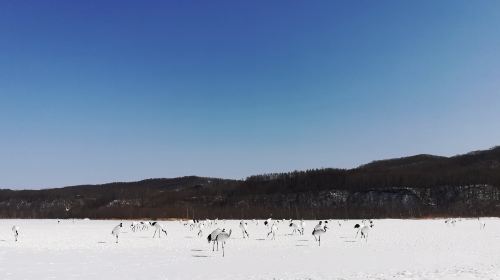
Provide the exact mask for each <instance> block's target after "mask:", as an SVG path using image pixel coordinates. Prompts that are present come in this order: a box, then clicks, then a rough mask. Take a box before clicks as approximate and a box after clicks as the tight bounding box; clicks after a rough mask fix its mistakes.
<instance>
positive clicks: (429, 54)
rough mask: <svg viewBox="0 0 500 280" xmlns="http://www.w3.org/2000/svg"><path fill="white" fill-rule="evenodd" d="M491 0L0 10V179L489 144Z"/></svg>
mask: <svg viewBox="0 0 500 280" xmlns="http://www.w3.org/2000/svg"><path fill="white" fill-rule="evenodd" d="M499 30H500V2H499V1H413V2H410V1H110V0H104V1H103V0H99V1H50V0H49V1H38V0H26V1H14V0H12V1H10V0H7V1H2V2H1V3H0V187H4V188H5V187H8V188H43V187H58V186H64V185H73V184H82V183H104V182H111V181H129V180H139V179H144V178H152V177H176V176H183V175H200V176H213V177H225V178H245V177H246V176H249V175H252V174H258V173H268V172H279V171H291V170H295V169H311V168H321V167H340V168H350V167H355V166H357V165H359V164H362V163H365V162H369V161H371V160H375V159H382V158H390V157H400V156H406V155H413V154H418V153H433V154H438V155H454V154H457V153H463V152H468V151H470V150H476V149H484V148H489V147H492V146H495V145H499V144H500V129H499V123H500V122H499V121H500V92H499V91H500V78H499V77H500V32H499Z"/></svg>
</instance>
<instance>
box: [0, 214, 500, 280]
mask: <svg viewBox="0 0 500 280" xmlns="http://www.w3.org/2000/svg"><path fill="white" fill-rule="evenodd" d="M481 221H483V222H485V223H486V227H485V228H484V229H480V222H479V221H478V220H477V219H462V220H458V221H457V222H456V224H455V226H453V225H447V224H445V222H444V220H443V219H432V220H374V224H375V226H374V227H373V228H372V229H371V230H370V232H369V237H368V242H365V241H360V239H359V237H358V239H355V238H354V236H355V233H356V231H355V229H354V225H355V224H356V223H359V222H360V221H359V220H350V221H342V226H339V225H338V222H337V220H330V222H329V223H328V224H329V229H328V231H327V233H326V234H325V235H323V236H322V240H321V246H318V244H317V243H316V242H315V241H314V237H313V236H312V235H311V232H312V229H313V227H314V226H315V225H316V224H317V221H306V224H307V225H306V230H305V234H304V235H290V233H291V231H292V230H291V228H289V227H288V223H287V222H285V223H280V225H279V231H278V235H277V236H276V240H270V239H268V238H267V237H266V234H267V232H268V229H267V228H266V227H265V226H264V224H263V221H259V225H256V224H255V223H254V222H252V221H251V220H249V221H247V222H248V233H249V234H250V238H249V239H243V238H242V233H241V230H240V229H239V227H238V224H239V221H234V220H232V221H225V222H223V221H219V222H218V225H217V226H213V227H211V228H210V229H205V231H204V233H203V236H202V237H201V238H200V237H198V236H197V233H198V230H196V229H194V230H192V231H191V230H189V228H188V227H186V226H184V225H183V224H182V223H181V222H179V221H160V223H161V224H162V225H163V226H164V227H165V228H166V229H167V232H168V236H167V237H166V238H165V236H162V237H161V238H155V239H153V238H152V236H153V232H154V229H152V228H150V229H149V230H148V231H140V232H132V231H131V229H130V224H131V221H119V220H114V221H96V220H74V221H73V220H61V222H60V223H59V224H58V222H57V220H0V279H64V280H67V279H107V280H114V279H148V280H151V279H204V280H206V279H446V280H451V279H453V280H457V279H500V219H497V218H483V219H481ZM120 222H123V223H124V227H123V229H122V233H121V234H120V238H119V243H118V244H116V243H115V239H114V237H113V236H112V235H111V230H112V229H113V227H114V226H116V225H117V224H119V223H120ZM13 225H17V226H19V228H20V230H19V233H20V235H19V241H18V242H14V236H13V233H12V231H11V228H12V226H13ZM216 227H220V228H225V229H226V230H227V231H228V230H229V229H232V236H231V238H230V239H229V240H228V242H227V243H226V251H225V257H222V251H219V252H217V251H215V252H212V245H211V244H208V242H207V239H206V237H207V235H208V234H209V233H210V231H211V230H212V229H215V228H216ZM219 249H220V248H219Z"/></svg>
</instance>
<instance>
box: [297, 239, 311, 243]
mask: <svg viewBox="0 0 500 280" xmlns="http://www.w3.org/2000/svg"><path fill="white" fill-rule="evenodd" d="M297 241H302V242H307V241H309V240H307V239H299V240H297Z"/></svg>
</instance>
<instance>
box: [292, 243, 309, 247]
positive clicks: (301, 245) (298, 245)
mask: <svg viewBox="0 0 500 280" xmlns="http://www.w3.org/2000/svg"><path fill="white" fill-rule="evenodd" d="M295 246H296V247H309V245H305V244H296V245H295Z"/></svg>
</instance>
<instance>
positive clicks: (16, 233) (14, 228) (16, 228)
mask: <svg viewBox="0 0 500 280" xmlns="http://www.w3.org/2000/svg"><path fill="white" fill-rule="evenodd" d="M12 233H13V234H14V241H15V242H17V238H18V237H19V227H18V226H16V225H14V226H12Z"/></svg>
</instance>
